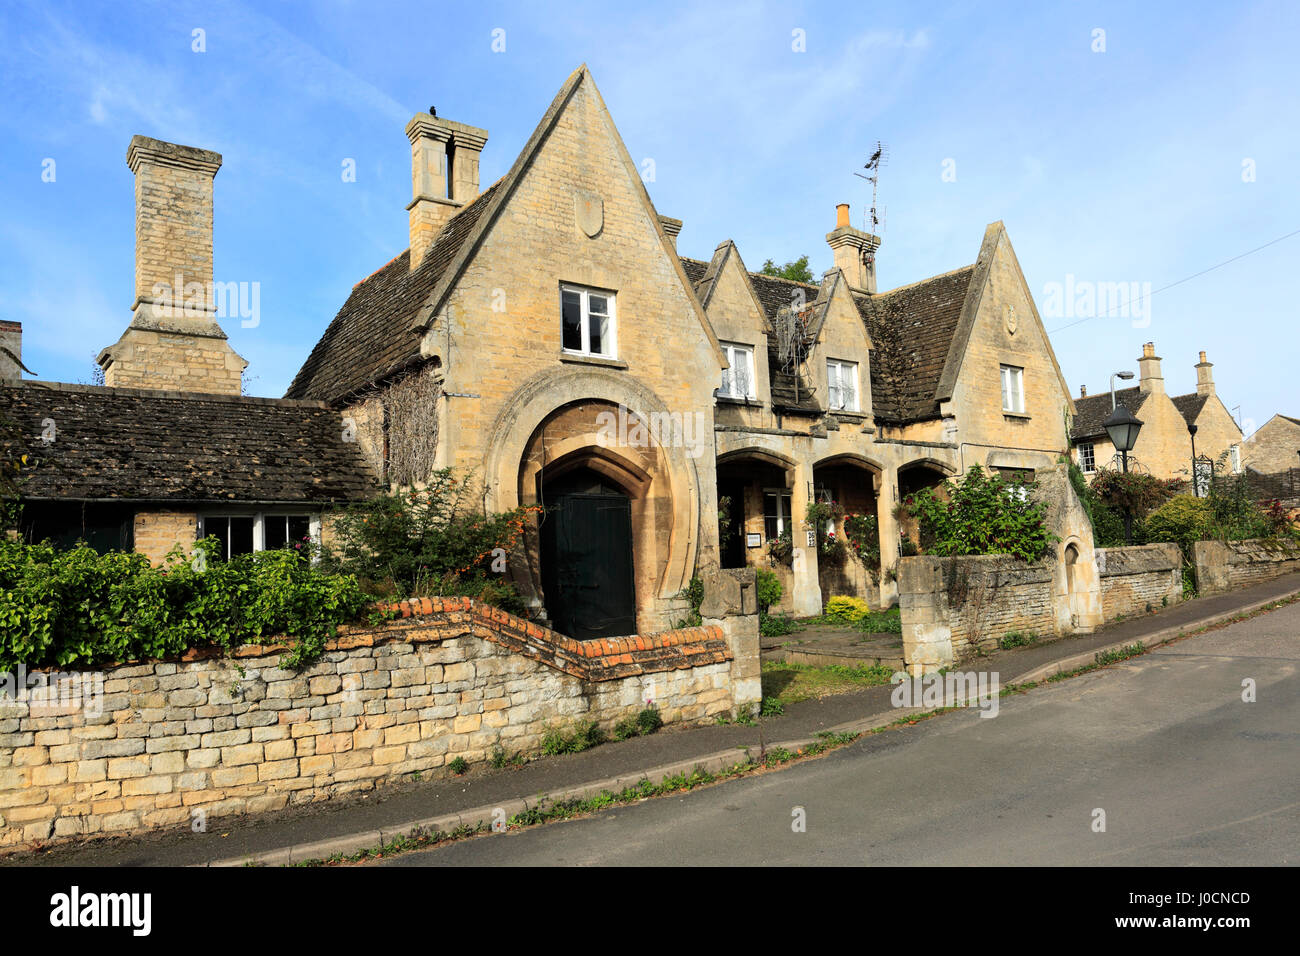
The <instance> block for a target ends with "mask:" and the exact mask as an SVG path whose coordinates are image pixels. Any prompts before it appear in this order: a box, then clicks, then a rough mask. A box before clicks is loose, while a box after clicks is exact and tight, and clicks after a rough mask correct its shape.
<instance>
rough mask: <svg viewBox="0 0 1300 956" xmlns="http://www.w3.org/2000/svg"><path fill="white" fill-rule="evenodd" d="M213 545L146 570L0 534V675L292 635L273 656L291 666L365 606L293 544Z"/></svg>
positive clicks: (140, 563) (122, 559) (351, 580)
mask: <svg viewBox="0 0 1300 956" xmlns="http://www.w3.org/2000/svg"><path fill="white" fill-rule="evenodd" d="M217 545H218V542H217V540H216V539H215V538H209V539H208V540H207V541H203V542H200V543H199V545H198V547H197V549H196V552H195V555H194V556H193V557H191V556H188V555H184V554H182V553H181V552H180V551H176V552H173V554H172V555H171V556H169V558H168V561H167V563H166V565H165V566H164V567H161V568H155V567H152V566H151V565H150V564H149V561H148V559H146V558H145V557H144V556H143V555H140V554H130V553H123V552H109V553H108V554H99V553H97V552H95V551H94V550H93V549H91V548H89V547H87V546H85V545H80V546H78V547H76V548H73V549H71V550H68V551H57V550H55V549H54V548H52V547H50V546H48V545H45V544H39V545H29V544H26V543H24V542H22V541H17V540H13V539H8V538H6V539H3V540H0V670H13V669H14V668H15V667H16V666H17V665H19V664H24V665H26V666H27V667H66V666H69V665H71V666H75V667H91V666H95V665H100V664H105V663H109V662H112V661H126V660H156V659H158V658H162V657H172V656H176V655H179V654H181V653H183V652H184V651H186V650H188V649H190V648H201V647H222V648H226V649H231V648H234V647H237V646H239V645H241V644H250V643H258V642H260V641H261V640H263V639H265V638H270V637H275V636H281V635H284V636H288V637H290V638H293V639H294V649H293V651H292V652H291V653H290V654H289V655H288V657H287V658H286V659H285V661H284V662H283V663H284V664H285V665H287V666H298V665H301V664H302V663H304V662H306V661H308V660H311V659H313V658H315V657H317V656H319V654H320V652H321V650H322V649H323V647H324V643H325V641H326V640H327V639H328V638H330V637H332V636H333V634H334V633H335V628H336V627H337V625H339V624H341V623H344V622H346V621H350V620H354V619H355V618H356V617H357V616H358V615H359V614H360V613H361V611H362V610H363V608H365V606H366V605H367V603H368V600H369V599H368V598H367V597H366V595H365V594H364V593H362V590H361V588H360V586H359V585H358V584H357V580H356V578H355V577H353V576H351V575H339V574H329V573H325V572H323V571H321V570H319V569H317V568H315V567H313V566H312V565H311V564H310V563H309V562H307V561H305V560H303V558H302V557H301V556H300V555H299V554H298V553H297V552H295V551H290V550H281V551H263V552H259V553H257V554H251V555H241V556H239V557H236V558H234V559H233V560H231V561H229V562H223V561H217V560H215V555H216V554H217Z"/></svg>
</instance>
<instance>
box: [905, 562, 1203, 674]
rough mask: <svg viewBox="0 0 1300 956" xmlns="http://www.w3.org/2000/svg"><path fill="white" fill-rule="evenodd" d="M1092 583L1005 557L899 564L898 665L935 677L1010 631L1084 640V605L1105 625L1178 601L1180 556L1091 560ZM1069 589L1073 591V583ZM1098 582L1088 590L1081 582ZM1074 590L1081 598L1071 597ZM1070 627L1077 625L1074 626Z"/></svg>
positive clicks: (1057, 566) (1049, 565) (1051, 566)
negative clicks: (1093, 605) (1096, 610)
mask: <svg viewBox="0 0 1300 956" xmlns="http://www.w3.org/2000/svg"><path fill="white" fill-rule="evenodd" d="M1095 561H1096V571H1097V574H1096V575H1095V576H1092V575H1082V574H1080V573H1079V571H1078V570H1077V569H1076V570H1073V571H1072V570H1071V569H1070V567H1069V566H1068V565H1066V566H1063V565H1062V563H1061V562H1060V561H1058V560H1057V559H1056V558H1055V557H1048V558H1044V559H1043V560H1041V561H1035V562H1033V563H1026V562H1024V561H1020V560H1018V559H1016V558H1013V557H1010V556H1007V555H981V556H974V557H960V558H938V557H934V556H932V555H916V556H913V557H908V558H903V559H901V560H900V561H899V564H898V597H899V608H900V611H901V614H902V619H903V660H904V662H905V667H906V669H907V670H908V671H909V672H910V673H912V674H913V675H914V676H915V675H920V674H925V673H932V672H933V671H935V670H938V669H939V668H941V667H946V666H949V665H951V664H953V663H954V662H957V661H960V660H961V659H962V658H963V657H966V656H968V655H970V654H972V653H975V652H976V650H977V649H978V650H982V651H991V650H994V649H996V648H997V647H998V645H999V642H1000V641H1001V640H1002V639H1003V638H1004V637H1006V636H1007V635H1008V634H1009V633H1011V632H1013V631H1020V632H1023V633H1031V634H1036V635H1038V637H1039V638H1043V639H1048V640H1050V639H1052V638H1055V637H1060V636H1063V635H1065V634H1070V633H1086V632H1087V631H1090V630H1091V627H1090V626H1080V625H1079V624H1078V615H1077V614H1075V609H1076V608H1077V606H1078V604H1079V602H1080V600H1081V599H1083V598H1088V599H1089V600H1094V601H1095V600H1096V599H1097V597H1098V595H1097V594H1096V592H1095V591H1094V590H1089V589H1090V588H1093V589H1095V588H1097V587H1098V586H1099V588H1100V595H1099V597H1100V606H1101V608H1102V617H1103V618H1104V619H1106V620H1113V619H1114V618H1116V617H1119V616H1120V615H1124V616H1129V615H1132V614H1134V613H1145V612H1146V611H1147V610H1154V609H1156V608H1158V607H1164V606H1167V605H1169V604H1173V603H1175V602H1177V601H1180V600H1182V594H1183V586H1182V555H1181V552H1180V551H1179V550H1178V546H1177V545H1174V544H1155V545H1143V546H1140V547H1131V548H1106V549H1099V550H1097V551H1096V552H1095ZM1072 581H1073V584H1072V583H1071V582H1072ZM1089 581H1092V582H1099V585H1098V584H1097V583H1091V584H1089V583H1085V582H1089ZM1071 587H1074V588H1075V589H1076V591H1077V592H1078V593H1071V591H1070V588H1071ZM1071 622H1074V623H1071Z"/></svg>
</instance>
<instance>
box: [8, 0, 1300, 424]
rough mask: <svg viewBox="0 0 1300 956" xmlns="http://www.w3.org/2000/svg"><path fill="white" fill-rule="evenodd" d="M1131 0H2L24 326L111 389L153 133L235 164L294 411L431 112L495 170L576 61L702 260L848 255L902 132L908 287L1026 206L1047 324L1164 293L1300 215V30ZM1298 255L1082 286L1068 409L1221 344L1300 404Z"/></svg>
mask: <svg viewBox="0 0 1300 956" xmlns="http://www.w3.org/2000/svg"><path fill="white" fill-rule="evenodd" d="M1128 7H1129V5H1128V4H1105V3H1100V4H1099V3H1063V4H1059V5H1058V4H1014V5H1012V4H1005V5H999V4H989V3H978V4H977V3H956V4H932V5H931V4H918V3H899V4H880V3H872V4H862V3H852V4H850V3H834V4H832V3H826V4H811V3H809V4H757V3H741V4H722V3H719V4H712V3H703V4H701V3H698V2H697V3H684V4H671V3H664V4H644V5H642V4H638V5H635V6H634V5H627V4H618V5H615V4H594V3H592V4H586V3H563V4H559V3H555V4H546V3H537V2H533V3H525V4H518V5H510V4H506V5H495V4H489V3H480V4H449V3H442V2H438V3H419V4H414V3H412V4H399V3H376V2H356V3H346V2H344V3H320V4H247V5H245V4H236V3H231V4H223V5H209V4H192V5H191V4H186V3H113V4H102V5H97V4H89V3H83V2H78V3H60V2H40V3H31V4H26V3H22V2H18V3H6V4H5V5H4V6H3V7H0V35H2V36H3V37H4V38H5V42H4V43H3V44H0V103H3V104H4V105H3V106H2V107H0V136H3V139H4V147H3V149H2V150H0V208H2V209H3V212H0V318H7V319H16V320H18V321H21V322H22V323H23V326H24V346H23V347H24V358H25V361H26V364H27V365H28V366H30V367H31V368H32V369H34V370H35V371H36V372H37V373H39V375H40V377H42V378H46V379H57V380H64V381H80V380H89V378H90V375H91V369H92V358H93V356H94V354H95V353H97V352H98V350H99V349H100V348H102V347H104V346H106V345H110V344H112V343H113V342H115V341H116V340H117V338H118V336H119V335H120V334H121V332H122V330H123V329H124V328H125V326H126V323H127V322H128V321H129V319H130V314H129V307H130V305H131V291H132V262H133V242H134V237H133V231H132V230H133V193H132V177H131V173H130V171H129V170H128V169H127V167H126V162H125V153H126V147H127V143H128V142H129V141H130V138H131V136H132V135H133V134H135V133H142V134H144V135H147V136H153V137H156V138H159V139H165V140H171V141H174V142H180V143H186V144H189V145H195V146H202V147H205V148H208V149H214V150H217V151H218V152H220V153H222V154H223V156H224V165H223V167H222V169H221V171H220V172H219V174H218V175H217V180H216V227H215V241H216V252H215V256H216V278H217V279H218V280H223V281H241V282H244V281H247V282H254V281H255V282H258V283H260V290H261V321H260V324H259V325H258V326H257V327H256V328H248V329H245V328H241V327H240V326H239V323H238V322H233V323H232V322H229V321H228V322H226V323H225V326H226V331H227V333H228V334H229V335H230V338H231V342H232V344H233V345H234V347H235V349H236V350H237V351H238V352H239V353H240V354H242V355H243V356H244V357H245V358H246V359H248V360H249V362H250V366H249V369H248V375H249V377H250V385H249V390H250V392H251V393H253V394H259V395H280V394H282V393H283V391H284V389H285V387H286V386H287V384H288V383H289V381H290V380H291V379H292V377H293V374H294V373H295V372H296V370H297V368H298V366H299V365H300V364H301V362H302V361H303V359H304V358H306V356H307V354H308V352H309V351H310V349H311V346H312V345H313V344H314V342H315V341H316V339H317V338H318V337H319V335H320V333H321V332H322V331H323V330H324V328H325V326H326V325H327V324H328V322H329V320H330V319H331V318H332V317H333V315H334V313H335V312H336V311H337V310H338V308H339V306H340V305H342V303H343V301H344V299H345V298H346V297H347V294H348V291H349V290H350V289H351V287H352V285H353V284H354V283H356V282H357V281H359V280H360V279H362V278H363V277H365V276H366V275H368V274H369V273H371V272H373V271H374V270H375V269H377V268H379V267H380V266H381V265H383V264H384V263H385V262H387V261H388V260H389V259H391V258H392V257H393V256H394V255H397V254H398V253H400V252H401V251H402V250H403V249H405V248H406V246H407V222H406V213H405V205H406V203H407V202H408V201H409V199H410V153H409V146H408V144H407V141H406V138H405V136H404V134H403V131H402V130H403V126H404V125H405V122H406V121H407V120H408V119H409V118H410V116H411V115H412V114H413V113H415V112H416V111H419V110H423V109H427V108H428V106H429V105H430V104H436V105H437V107H438V112H439V114H440V115H442V116H445V117H448V118H450V119H455V120H459V121H462V122H466V123H470V124H472V125H475V126H481V127H484V128H486V129H488V130H489V131H490V133H491V138H490V139H489V141H488V144H487V147H486V150H485V152H484V155H483V171H482V179H483V182H484V183H485V184H486V183H489V182H491V181H493V180H494V179H496V178H497V177H498V176H500V175H501V174H502V173H503V172H505V170H506V169H507V168H508V167H509V165H510V163H511V162H512V160H513V159H514V157H515V155H516V154H517V153H518V151H519V149H520V148H521V147H522V145H523V143H524V141H525V139H526V138H527V136H528V134H529V133H530V132H531V130H532V128H533V126H534V125H535V124H536V122H537V120H538V119H539V118H540V116H541V113H542V111H543V110H544V109H545V108H546V106H547V105H548V104H549V102H550V100H551V98H552V97H553V95H554V94H555V91H556V90H557V89H558V88H559V86H560V84H561V83H562V82H563V80H564V79H565V77H566V76H567V75H568V74H569V72H570V71H571V70H572V69H573V68H574V67H576V66H577V65H578V64H580V63H582V62H586V63H588V64H589V66H590V67H591V70H592V73H593V75H594V77H595V79H596V82H597V84H598V85H599V86H600V88H601V91H602V93H603V94H604V97H605V100H606V102H607V104H608V105H609V107H610V109H611V111H612V112H613V115H614V119H615V121H616V123H617V124H618V127H619V130H620V132H621V133H622V135H623V138H624V140H625V142H626V143H627V146H628V149H629V151H630V153H631V155H632V156H633V158H634V159H635V160H637V161H638V162H641V161H642V160H644V159H646V158H651V159H653V160H654V167H655V179H654V181H653V182H651V183H648V188H649V190H650V194H651V196H652V198H653V199H654V201H655V204H656V206H657V207H658V208H659V210H660V212H662V213H664V214H666V215H670V216H676V217H678V218H681V219H682V220H684V222H685V226H684V228H683V230H682V234H681V237H680V240H679V246H680V249H681V251H682V252H683V253H684V254H686V255H693V256H697V257H701V258H708V256H709V255H710V253H711V252H712V250H713V248H714V246H715V245H717V243H718V242H719V241H721V240H723V239H726V238H731V239H734V240H735V241H736V242H737V244H738V245H739V248H740V250H741V254H742V255H743V256H744V257H745V260H746V262H747V263H748V264H749V266H750V267H751V268H755V269H756V268H758V267H759V266H760V265H761V264H762V262H763V260H764V259H766V258H768V257H772V258H775V259H776V260H777V261H785V260H788V259H792V258H795V257H797V256H799V255H801V254H803V253H809V254H810V255H811V256H812V263H813V266H814V267H815V269H816V270H817V271H818V272H820V271H821V270H823V269H825V268H828V267H829V266H830V264H831V256H830V250H829V249H828V248H827V246H826V244H825V241H824V236H825V233H826V232H828V231H830V229H831V228H833V226H834V215H835V211H834V206H835V204H836V203H837V202H845V201H847V202H850V203H852V205H853V216H854V222H855V224H861V221H862V216H863V212H864V210H865V208H866V207H867V206H868V205H869V204H870V190H869V187H868V186H867V184H866V183H864V182H863V181H862V180H860V179H858V178H855V177H854V176H853V172H854V171H855V170H857V169H859V168H860V167H861V164H862V163H863V162H864V161H865V158H866V156H867V155H868V153H869V152H870V149H871V148H872V146H873V145H874V143H875V141H876V140H877V139H881V140H884V141H885V142H886V143H888V145H889V148H890V158H889V163H888V165H887V166H886V167H885V168H884V170H883V173H882V177H881V185H880V189H881V196H880V202H881V204H882V205H883V206H884V207H885V210H886V219H885V227H884V230H883V238H884V244H883V246H882V247H881V250H880V253H879V257H878V262H879V266H878V268H879V274H880V287H881V288H882V289H885V288H892V287H894V286H897V285H902V284H905V283H908V282H913V281H916V280H918V279H921V278H924V277H926V276H928V275H932V274H936V273H940V272H946V271H948V270H951V269H954V268H957V267H959V266H962V265H965V264H968V263H970V262H972V261H973V260H974V258H975V256H976V253H977V251H978V248H979V243H980V239H981V237H982V235H983V231H984V227H985V226H986V225H987V224H988V223H990V222H993V221H995V220H998V219H1001V220H1003V221H1004V222H1005V223H1006V225H1007V229H1008V232H1009V234H1010V237H1011V240H1012V242H1013V244H1014V246H1015V249H1016V252H1017V255H1018V256H1019V258H1020V262H1021V265H1022V267H1023V269H1024V272H1025V275H1026V278H1027V280H1028V282H1029V285H1030V288H1031V290H1032V291H1033V293H1034V296H1035V299H1036V301H1037V302H1038V305H1039V308H1040V310H1043V309H1044V308H1045V305H1046V304H1047V303H1048V300H1049V299H1050V298H1051V296H1050V290H1051V288H1052V286H1053V284H1055V285H1056V286H1057V287H1058V288H1060V287H1063V286H1064V285H1065V284H1066V283H1067V281H1068V282H1071V283H1072V284H1073V286H1074V287H1075V288H1076V289H1077V288H1081V286H1080V285H1079V284H1080V283H1084V284H1088V283H1115V282H1124V283H1138V286H1137V288H1138V289H1139V290H1140V289H1142V288H1144V287H1145V288H1150V289H1151V290H1158V289H1160V288H1161V287H1163V286H1166V285H1169V284H1170V283H1174V282H1177V281H1178V280H1182V279H1184V278H1187V277H1188V276H1192V275H1193V274H1195V273H1198V272H1200V271H1201V270H1204V269H1206V268H1208V267H1210V266H1213V265H1215V264H1216V263H1220V262H1223V261H1224V260H1226V259H1229V258H1231V257H1233V256H1236V255H1239V254H1241V253H1244V252H1247V251H1248V250H1251V249H1254V248H1255V247H1257V246H1260V245H1263V244H1264V243H1266V242H1269V241H1270V240H1273V239H1276V238H1278V237H1280V236H1283V235H1286V234H1288V233H1290V232H1293V231H1295V230H1297V229H1300V189H1297V188H1296V181H1297V171H1298V167H1300V122H1297V120H1298V119H1300V109H1298V108H1297V102H1298V100H1297V97H1296V87H1297V79H1298V78H1300V67H1298V66H1297V59H1298V58H1297V57H1296V55H1295V49H1294V47H1295V40H1296V38H1297V36H1300V12H1297V10H1296V8H1295V7H1294V5H1290V4H1286V3H1257V4H1241V5H1228V4H1206V3H1169V4H1156V3H1149V4H1142V5H1141V9H1136V10H1134V9H1129V8H1128ZM195 29H201V30H203V31H204V39H205V43H206V51H205V52H202V53H196V52H194V51H193V50H192V45H193V39H192V38H193V31H194V30H195ZM496 29H501V30H504V31H505V34H504V39H505V50H504V52H494V51H493V49H492V41H493V31H494V30H496ZM795 30H802V31H804V34H803V35H804V37H805V38H806V39H805V45H806V49H805V50H804V51H802V52H800V51H797V50H795V49H794V47H795V46H797V43H796V42H795V40H794V31H795ZM1097 30H1104V31H1105V33H1104V47H1105V49H1104V51H1101V52H1098V51H1096V50H1095V49H1094V48H1095V47H1097V46H1099V45H1100V44H1099V43H1098V39H1099V37H1098V35H1097V34H1096V33H1095V31H1097ZM46 159H53V160H55V170H56V175H55V181H54V182H43V181H42V176H41V174H42V169H43V163H44V161H45V160H46ZM346 159H353V160H355V162H356V170H357V176H356V181H355V182H344V181H343V177H342V176H341V167H342V163H343V161H344V160H346ZM949 161H950V162H949ZM945 171H947V172H948V176H947V177H945V176H944V173H945ZM1252 172H1253V175H1252ZM954 173H955V177H954V175H953V174H954ZM1297 255H1300V236H1294V237H1292V238H1290V239H1287V240H1285V241H1282V242H1279V243H1277V244H1275V245H1272V246H1270V247H1268V248H1266V249H1263V250H1262V251H1259V252H1255V253H1253V254H1251V255H1249V256H1246V257H1245V258H1242V259H1240V260H1239V261H1236V262H1233V263H1231V264H1228V265H1226V266H1224V267H1222V268H1220V269H1216V270H1214V271H1212V272H1209V273H1207V274H1205V275H1202V276H1200V277H1198V278H1194V279H1191V280H1190V281H1187V282H1183V283H1181V284H1179V285H1177V286H1175V287H1174V288H1171V289H1168V290H1167V291H1160V292H1156V293H1155V294H1154V295H1152V296H1151V297H1150V299H1149V300H1146V301H1145V305H1146V306H1147V307H1148V311H1147V312H1146V315H1145V317H1139V318H1136V319H1135V318H1133V317H1132V316H1124V315H1120V314H1116V315H1108V316H1101V317H1096V318H1091V319H1089V320H1087V321H1082V322H1078V321H1077V320H1078V319H1079V318H1080V317H1085V318H1086V315H1087V313H1086V311H1085V312H1083V313H1080V312H1079V311H1078V310H1075V309H1072V308H1070V307H1067V306H1066V305H1065V304H1063V303H1059V300H1058V304H1059V307H1058V308H1056V309H1055V311H1056V312H1057V313H1059V314H1058V315H1053V316H1045V323H1046V325H1047V327H1048V329H1049V331H1050V330H1053V329H1059V331H1057V332H1055V333H1054V334H1053V335H1052V342H1053V346H1054V347H1055V349H1056V352H1057V356H1058V358H1059V360H1060V362H1061V365H1062V368H1063V370H1064V372H1065V376H1066V379H1067V381H1068V382H1069V383H1070V386H1071V388H1072V390H1073V391H1074V393H1075V394H1077V393H1078V388H1079V385H1080V384H1086V385H1087V386H1088V387H1089V391H1090V392H1096V391H1099V390H1101V389H1102V388H1103V387H1104V386H1105V384H1106V380H1107V378H1108V375H1109V373H1110V372H1112V371H1115V370H1117V369H1121V368H1128V369H1136V362H1135V359H1136V357H1137V356H1138V354H1139V353H1140V351H1141V345H1142V343H1143V342H1145V341H1148V340H1153V341H1154V342H1155V343H1156V350H1157V353H1158V354H1160V355H1161V356H1162V357H1163V358H1164V360H1165V361H1164V375H1165V380H1166V385H1167V387H1168V389H1169V390H1170V392H1172V393H1181V392H1188V391H1192V390H1193V389H1194V387H1195V373H1194V370H1193V368H1192V366H1193V364H1194V363H1195V362H1196V361H1197V352H1198V351H1199V350H1201V349H1204V350H1206V351H1207V352H1208V353H1209V358H1210V360H1211V361H1212V362H1214V363H1215V369H1214V375H1215V380H1216V383H1217V385H1218V389H1219V393H1220V395H1221V396H1223V398H1224V399H1225V403H1226V404H1227V405H1228V406H1229V407H1230V408H1233V407H1235V406H1238V405H1239V406H1241V409H1240V415H1241V417H1242V419H1244V420H1246V421H1247V422H1248V423H1249V422H1251V421H1253V422H1254V423H1255V424H1257V425H1259V424H1263V422H1264V421H1266V420H1267V419H1268V418H1269V417H1270V416H1271V415H1272V414H1274V413H1275V412H1284V413H1288V414H1292V415H1300V394H1298V392H1297V388H1296V383H1295V377H1294V369H1295V364H1296V363H1295V358H1294V355H1295V351H1296V343H1297V335H1296V329H1297V308H1296V305H1295V301H1296V300H1295V296H1294V294H1293V292H1292V287H1293V282H1292V275H1293V273H1294V271H1295V267H1294V265H1293V263H1294V262H1295V260H1296V258H1297ZM1067 277H1070V278H1068V279H1067ZM1144 283H1145V284H1149V285H1147V286H1144V285H1143V284H1144ZM1084 287H1086V285H1085V286H1084ZM1094 311H1096V310H1095V309H1094ZM1072 323H1077V324H1072ZM1148 323H1149V324H1148ZM1064 326H1069V327H1065V328H1063V327H1064Z"/></svg>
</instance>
